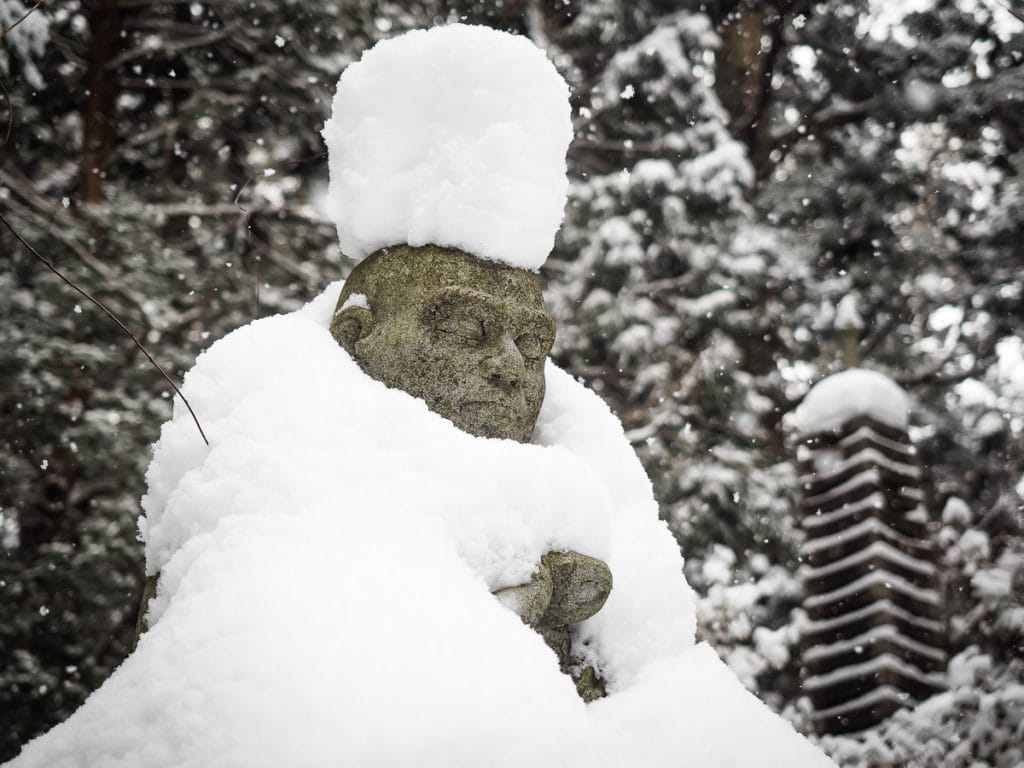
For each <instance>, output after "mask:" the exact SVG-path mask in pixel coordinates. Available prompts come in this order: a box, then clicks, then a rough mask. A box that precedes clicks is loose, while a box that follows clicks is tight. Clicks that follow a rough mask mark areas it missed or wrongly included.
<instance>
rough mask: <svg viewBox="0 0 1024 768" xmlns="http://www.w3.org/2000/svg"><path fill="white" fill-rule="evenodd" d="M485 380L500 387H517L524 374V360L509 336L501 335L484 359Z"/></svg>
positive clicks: (521, 381) (520, 383)
mask: <svg viewBox="0 0 1024 768" xmlns="http://www.w3.org/2000/svg"><path fill="white" fill-rule="evenodd" d="M484 373H485V374H486V376H487V380H488V381H490V382H491V383H492V384H495V385H497V386H499V387H501V388H502V389H518V388H519V387H521V386H522V385H523V379H524V378H525V376H526V361H525V360H523V355H522V353H521V352H520V351H519V347H517V346H516V343H515V341H514V340H513V339H512V337H511V336H509V335H505V336H502V338H501V341H500V342H499V344H498V347H497V349H495V350H494V352H493V354H491V355H490V356H488V357H487V358H486V359H485V360H484Z"/></svg>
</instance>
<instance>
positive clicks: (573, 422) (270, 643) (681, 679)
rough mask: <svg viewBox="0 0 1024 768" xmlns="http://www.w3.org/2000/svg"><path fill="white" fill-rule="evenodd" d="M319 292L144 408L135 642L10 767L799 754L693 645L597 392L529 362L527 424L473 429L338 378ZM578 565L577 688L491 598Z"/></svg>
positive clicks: (567, 761) (724, 761)
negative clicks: (182, 394) (544, 566)
mask: <svg viewBox="0 0 1024 768" xmlns="http://www.w3.org/2000/svg"><path fill="white" fill-rule="evenodd" d="M339 290H340V284H335V285H333V286H331V287H330V288H329V289H328V290H327V291H325V293H324V294H323V295H321V296H320V297H319V298H317V299H316V300H314V301H313V302H312V303H311V304H309V305H308V306H307V307H305V308H304V309H302V310H300V311H299V312H295V313H292V314H290V315H284V316H278V317H272V318H267V319H263V320H259V321H256V322H253V323H251V324H250V325H248V326H246V327H244V328H240V329H238V330H237V331H235V332H234V333H232V334H230V335H229V336H227V337H226V338H224V339H222V340H221V341H219V342H217V343H216V344H214V345H213V346H212V347H211V348H210V350H209V351H208V352H206V353H205V354H203V355H202V356H201V357H200V358H199V360H198V361H197V363H196V365H195V367H194V368H193V370H192V371H191V372H190V373H189V374H188V376H187V377H186V381H185V391H186V394H187V396H188V397H189V399H190V401H191V402H192V405H193V407H194V408H195V410H196V412H197V413H198V414H199V416H200V418H201V420H202V422H203V426H204V429H205V430H206V433H207V435H208V436H209V438H210V445H209V446H206V445H204V444H203V442H202V441H201V440H200V438H199V436H198V434H197V433H196V431H195V427H194V425H193V424H192V422H191V420H190V418H189V417H188V414H187V412H184V409H177V410H176V412H175V415H174V418H173V419H172V420H171V421H170V422H168V423H167V424H166V425H164V428H163V431H162V434H161V438H160V440H159V442H158V443H157V444H156V447H155V452H154V458H153V462H152V464H151V466H150V469H149V473H148V481H149V492H148V493H147V495H146V497H145V498H144V501H143V504H144V508H145V512H146V517H145V518H144V519H143V521H142V524H141V529H142V533H143V537H144V539H145V542H146V558H147V568H148V570H149V572H151V573H152V572H156V571H159V572H160V573H161V579H160V587H159V592H158V595H157V598H156V599H155V600H154V601H153V603H152V604H151V608H150V629H149V631H148V632H147V633H146V634H145V635H143V636H142V638H141V641H140V643H139V646H138V648H137V650H136V651H135V652H134V653H133V654H132V656H131V657H129V658H128V659H127V660H126V661H125V662H124V664H123V665H122V666H121V667H120V668H119V669H118V670H117V671H116V672H115V673H114V674H113V675H112V676H111V678H110V679H109V680H108V681H107V683H106V684H104V686H103V687H102V688H101V689H100V690H99V691H97V692H96V693H95V694H94V695H93V696H92V697H91V698H90V699H89V700H88V701H87V702H86V704H85V705H84V706H83V707H82V708H81V709H80V710H79V711H78V712H77V713H75V715H74V716H73V717H72V718H71V719H69V720H68V721H67V722H66V723H64V724H63V725H61V726H58V727H57V728H55V729H53V730H52V731H51V732H50V733H49V734H46V735H45V736H43V737H41V738H40V739H38V740H36V741H35V742H33V743H32V744H30V745H29V746H28V747H27V748H26V749H25V750H24V752H23V753H22V755H21V756H20V757H19V758H18V759H16V760H15V761H14V762H13V763H12V765H13V766H16V768H28V767H29V766H46V768H61V766H90V768H103V766H126V767H127V766H130V767H131V768H147V767H150V766H153V767H155V766H218V768H231V767H232V766H238V767H239V768H242V767H243V766H244V768H257V767H258V766H268V767H269V766H274V767H275V768H277V767H279V766H347V765H353V766H355V765H358V766H401V765H417V766H434V765H436V766H462V765H465V766H514V765H515V766H518V765H529V766H577V765H578V766H588V767H591V766H604V765H607V766H661V765H665V766H668V765H672V766H680V765H686V766H699V765H708V766H727V765H736V766H754V765H780V766H787V767H788V766H796V765H818V764H823V765H827V764H828V761H827V760H826V759H825V758H824V757H823V756H822V755H821V753H820V752H818V751H817V750H815V749H814V748H813V747H811V746H810V745H809V744H808V743H807V742H806V741H805V740H803V739H802V738H801V737H799V736H797V735H796V734H795V732H793V731H792V729H791V728H790V727H789V726H788V725H787V724H786V723H784V722H783V721H782V720H781V719H779V718H777V717H776V716H774V715H772V714H771V713H770V712H769V711H768V710H767V709H766V708H765V707H764V706H763V705H761V704H760V703H759V702H758V701H757V700H756V698H754V697H753V696H752V695H751V694H749V693H747V692H746V691H745V690H743V689H742V686H741V685H740V684H739V682H738V681H737V680H736V678H735V677H734V676H733V675H732V674H731V673H730V672H729V671H728V669H726V668H725V667H724V665H723V664H722V663H721V662H720V661H719V660H718V659H717V657H716V656H715V655H714V653H713V652H712V651H711V650H710V649H709V648H708V647H707V646H695V645H694V640H693V636H694V608H693V599H692V594H691V592H690V589H689V587H688V586H687V584H686V582H685V580H684V579H683V576H682V560H681V558H680V555H679V551H678V548H677V546H676V544H675V542H674V540H673V538H672V536H671V535H670V534H669V532H668V530H667V529H666V527H665V525H664V523H662V522H661V521H659V520H658V514H657V507H656V504H655V502H654V499H653V495H652V492H651V487H650V483H649V481H648V479H647V477H646V475H645V474H644V472H643V469H642V468H641V466H640V464H639V462H638V461H637V459H636V457H635V455H634V453H633V451H632V449H631V448H630V446H629V444H628V442H627V441H626V439H625V437H624V436H623V433H622V428H621V426H620V425H619V423H618V421H617V420H616V419H615V417H614V416H613V415H612V414H611V413H610V411H609V410H608V408H607V406H606V405H605V404H604V403H603V402H602V401H601V400H600V399H599V398H598V397H597V396H596V395H594V394H593V393H591V392H590V391H589V390H587V389H586V388H585V387H583V386H582V385H581V384H579V383H577V382H576V381H574V380H573V379H572V378H571V377H570V376H568V375H567V374H565V373H564V372H562V371H560V370H559V369H557V368H556V367H554V366H553V365H549V366H548V368H547V371H546V375H547V395H546V398H545V402H544V407H543V410H542V412H541V416H540V420H539V423H538V426H537V430H536V434H535V438H534V444H531V445H521V444H518V443H515V442H512V441H506V440H489V439H483V438H476V437H473V436H471V435H468V434H466V433H464V432H461V431H460V430H458V429H456V428H455V427H454V426H453V425H452V424H451V423H450V422H448V421H447V420H445V419H444V418H442V417H440V416H438V415H436V414H434V413H432V412H431V411H429V410H428V409H427V407H426V405H425V404H424V403H423V402H422V401H420V400H417V399H415V398H412V397H410V396H409V395H407V394H405V393H404V392H400V391H396V390H391V389H388V388H386V387H385V386H384V385H382V384H380V383H379V382H377V381H375V380H373V379H371V378H369V377H367V376H366V375H364V374H363V373H362V372H361V371H360V370H359V368H358V367H357V366H356V365H355V363H354V362H353V361H352V360H351V358H350V357H349V356H348V355H347V354H346V353H345V352H344V351H343V350H342V349H341V348H340V347H339V346H338V345H337V343H336V342H335V341H334V339H333V338H332V337H331V336H330V334H329V332H328V330H327V328H328V324H329V320H330V316H331V312H332V310H333V307H334V304H335V301H336V299H337V296H338V293H339ZM569 548H571V549H575V550H577V551H579V552H583V553H585V554H589V555H593V556H596V557H600V558H602V559H603V560H605V561H606V562H607V563H608V565H609V567H610V568H611V571H612V573H613V576H614V582H615V583H614V589H613V591H612V593H611V596H610V598H609V600H608V602H607V604H606V605H605V607H604V608H603V609H602V610H601V612H600V613H598V614H597V615H596V616H595V617H593V618H592V619H590V620H588V621H587V622H585V623H584V624H583V625H581V626H580V627H579V630H578V632H577V633H576V637H575V639H574V643H575V647H576V649H577V651H578V652H580V653H583V654H584V655H585V656H586V658H587V659H588V660H589V661H590V662H591V663H593V664H594V665H595V666H597V668H598V669H599V671H600V672H601V674H602V675H603V676H604V677H605V679H606V680H607V682H608V688H609V693H610V695H609V696H608V697H607V698H605V699H602V700H600V701H597V702H595V703H593V704H590V705H585V704H584V703H583V702H582V701H581V700H580V699H579V698H578V697H577V695H576V693H575V690H574V687H573V683H572V681H571V679H570V678H569V677H567V676H565V675H563V674H561V673H560V672H559V670H558V664H557V660H556V658H555V655H554V654H553V653H552V652H551V651H550V650H549V649H548V647H547V646H546V645H545V644H544V642H543V641H542V639H541V638H540V637H539V636H538V635H537V634H536V633H535V632H534V631H532V630H531V629H530V628H529V627H527V626H525V625H524V624H523V623H522V622H521V621H520V620H519V618H518V617H517V616H515V615H514V614H513V613H511V612H510V611H508V610H507V609H505V608H503V607H502V606H501V604H500V603H499V602H498V601H497V600H496V599H495V598H494V597H493V596H492V595H491V591H492V590H494V589H497V588H500V587H503V586H509V585H513V584H518V583H522V582H523V581H526V580H527V579H528V578H529V576H530V574H531V572H532V571H533V569H534V567H535V565H536V563H537V561H538V560H539V558H540V556H541V555H542V554H543V553H544V552H547V551H549V550H553V549H569Z"/></svg>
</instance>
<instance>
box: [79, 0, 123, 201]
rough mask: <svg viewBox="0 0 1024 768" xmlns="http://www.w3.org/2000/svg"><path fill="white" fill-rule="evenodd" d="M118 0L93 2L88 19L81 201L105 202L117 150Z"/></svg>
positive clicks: (80, 174)
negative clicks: (107, 178)
mask: <svg viewBox="0 0 1024 768" xmlns="http://www.w3.org/2000/svg"><path fill="white" fill-rule="evenodd" d="M118 5H119V0H94V3H93V4H92V8H91V14H90V17H89V27H90V31H91V33H92V34H91V44H90V50H89V61H88V65H87V69H86V72H85V83H84V85H85V99H84V100H83V102H82V157H81V162H80V165H79V175H78V199H79V201H80V202H83V203H97V202H100V201H101V200H102V199H103V181H104V178H105V176H106V171H107V165H108V164H109V163H110V158H111V153H112V151H113V147H114V137H115V129H116V122H115V120H116V104H117V81H116V77H117V72H116V70H115V68H114V66H113V62H114V59H115V58H116V56H117V50H118V44H119V41H120V35H121V10H120V8H119V7H118Z"/></svg>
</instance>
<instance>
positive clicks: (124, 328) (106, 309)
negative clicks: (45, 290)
mask: <svg viewBox="0 0 1024 768" xmlns="http://www.w3.org/2000/svg"><path fill="white" fill-rule="evenodd" d="M0 222H3V224H4V226H5V227H7V229H9V230H10V231H11V234H12V235H14V236H15V237H16V238H17V239H18V241H19V242H20V243H21V244H22V245H23V246H25V247H26V248H27V249H28V250H29V252H30V253H31V254H32V255H33V256H35V257H36V258H37V259H38V260H39V261H41V262H42V263H43V264H44V265H45V266H46V268H47V269H49V270H50V271H51V272H53V274H55V275H56V276H57V277H59V278H60V279H61V281H63V282H64V283H65V284H66V285H67V286H68V287H70V288H71V289H72V290H74V291H75V292H76V293H78V294H80V295H81V296H84V297H85V298H86V299H87V300H88V301H89V302H91V303H92V304H93V305H95V306H96V307H98V308H99V309H100V310H101V311H102V312H103V313H104V314H105V315H106V316H107V317H109V318H110V319H111V320H113V321H114V323H115V324H116V325H117V327H118V328H120V329H121V330H122V331H124V332H125V333H126V334H128V338H130V339H131V340H132V342H133V343H134V344H135V346H136V347H138V348H139V351H140V352H142V354H143V355H145V356H146V359H147V360H148V361H149V362H150V364H151V365H152V366H153V367H154V368H156V369H157V370H158V371H159V372H160V375H161V376H163V377H164V380H165V381H166V382H167V383H168V384H169V385H170V386H171V389H173V390H174V393H175V394H176V395H177V396H178V397H180V398H181V401H182V402H183V403H184V404H185V407H186V408H188V412H189V413H190V414H191V415H192V421H194V422H195V424H196V429H198V430H199V435H200V436H201V437H202V438H203V442H204V443H206V444H207V445H209V444H210V441H209V440H207V439H206V433H205V432H203V427H202V425H201V424H200V423H199V418H198V417H197V416H196V412H195V411H193V410H192V405H191V404H190V403H189V401H188V400H187V399H186V397H185V395H183V394H182V393H181V390H180V389H178V385H177V384H175V383H174V380H173V379H172V378H171V377H170V375H169V374H168V373H167V371H165V370H164V369H163V366H161V365H160V363H158V362H157V361H156V360H155V359H154V358H153V356H152V355H151V354H150V353H149V350H148V349H146V346H145V345H144V344H143V343H142V342H141V341H139V339H138V337H137V336H136V335H135V334H134V333H132V330H131V328H129V327H128V326H127V325H125V324H124V321H122V320H121V318H120V317H118V316H117V315H115V314H114V313H113V312H112V311H111V310H110V308H109V307H107V305H106V304H104V303H103V302H102V301H100V300H99V299H97V298H95V297H94V296H93V295H92V294H91V293H89V292H88V291H86V290H85V289H84V288H82V287H81V286H79V285H78V284H77V283H75V282H74V281H73V280H71V279H70V278H68V277H67V276H66V275H65V274H64V273H63V272H61V271H60V270H59V269H57V267H56V266H55V265H54V264H53V262H52V261H50V260H49V259H47V258H46V257H45V256H43V254H41V253H40V252H39V251H37V250H36V249H35V248H34V247H33V246H32V244H31V243H30V242H28V240H26V239H25V238H24V237H22V236H21V233H20V232H18V230H16V229H15V228H14V226H13V225H12V224H11V222H10V221H8V220H7V217H6V216H4V215H3V213H0Z"/></svg>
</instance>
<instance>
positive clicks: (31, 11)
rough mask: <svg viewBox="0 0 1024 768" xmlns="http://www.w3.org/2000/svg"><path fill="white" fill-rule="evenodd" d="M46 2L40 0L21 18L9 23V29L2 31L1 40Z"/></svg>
mask: <svg viewBox="0 0 1024 768" xmlns="http://www.w3.org/2000/svg"><path fill="white" fill-rule="evenodd" d="M44 3H46V0H39V2H37V3H36V4H35V5H33V6H32V7H31V8H29V9H28V10H27V11H25V12H24V13H23V14H21V17H20V18H17V19H15V20H14V21H13V22H12V23H11V24H9V25H8V27H7V29H5V30H4V31H3V32H0V40H3V39H4V38H5V37H7V33H8V32H10V31H11V30H12V29H14V28H15V27H16V26H18V25H19V24H21V22H23V21H24V20H25V19H27V18H28V17H29V16H31V15H32V14H33V13H35V12H36V11H37V10H38V9H39V7H40V6H42V5H43V4H44Z"/></svg>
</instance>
